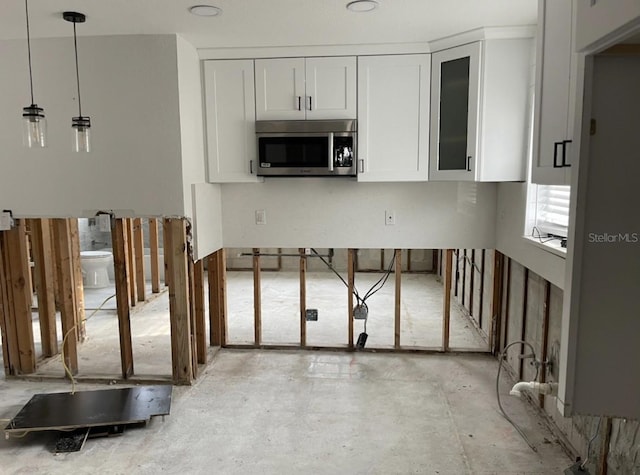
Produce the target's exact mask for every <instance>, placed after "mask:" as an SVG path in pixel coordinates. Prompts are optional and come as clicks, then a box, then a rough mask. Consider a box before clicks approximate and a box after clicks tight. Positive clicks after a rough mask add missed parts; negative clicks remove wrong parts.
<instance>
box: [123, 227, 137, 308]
mask: <svg viewBox="0 0 640 475" xmlns="http://www.w3.org/2000/svg"><path fill="white" fill-rule="evenodd" d="M124 219H125V221H124V222H125V224H126V228H125V229H126V232H127V240H126V243H127V262H128V269H129V279H128V282H129V305H131V306H132V307H135V306H136V303H137V291H136V257H135V246H134V244H133V241H134V239H133V220H132V219H131V218H124Z"/></svg>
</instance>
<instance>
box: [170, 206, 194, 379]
mask: <svg viewBox="0 0 640 475" xmlns="http://www.w3.org/2000/svg"><path fill="white" fill-rule="evenodd" d="M164 237H165V243H166V247H165V253H164V255H165V258H166V259H167V267H168V271H169V313H170V320H171V360H172V373H173V382H174V383H175V384H190V383H191V381H192V380H193V358H192V350H191V316H190V303H189V281H188V279H189V275H188V265H187V259H188V258H189V257H188V255H187V232H186V223H185V221H184V220H183V219H179V218H165V220H164Z"/></svg>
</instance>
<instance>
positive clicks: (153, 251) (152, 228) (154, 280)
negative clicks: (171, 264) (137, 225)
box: [149, 218, 160, 294]
mask: <svg viewBox="0 0 640 475" xmlns="http://www.w3.org/2000/svg"><path fill="white" fill-rule="evenodd" d="M149 250H150V252H149V257H150V261H151V292H153V293H154V294H157V293H159V292H160V260H159V252H158V220H157V219H155V218H150V219H149Z"/></svg>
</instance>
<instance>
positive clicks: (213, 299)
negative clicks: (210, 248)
mask: <svg viewBox="0 0 640 475" xmlns="http://www.w3.org/2000/svg"><path fill="white" fill-rule="evenodd" d="M207 277H208V278H207V285H208V286H209V345H210V346H220V343H221V338H220V304H219V303H218V254H217V253H216V252H214V253H212V254H209V255H208V256H207Z"/></svg>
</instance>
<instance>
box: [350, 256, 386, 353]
mask: <svg viewBox="0 0 640 475" xmlns="http://www.w3.org/2000/svg"><path fill="white" fill-rule="evenodd" d="M382 252H383V253H384V251H382ZM355 256H356V250H355V249H348V250H347V284H348V285H347V292H348V294H347V306H348V307H349V309H348V312H347V313H348V315H347V316H348V318H349V323H348V329H349V334H348V338H349V339H348V346H349V349H353V289H354V286H355Z"/></svg>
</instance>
